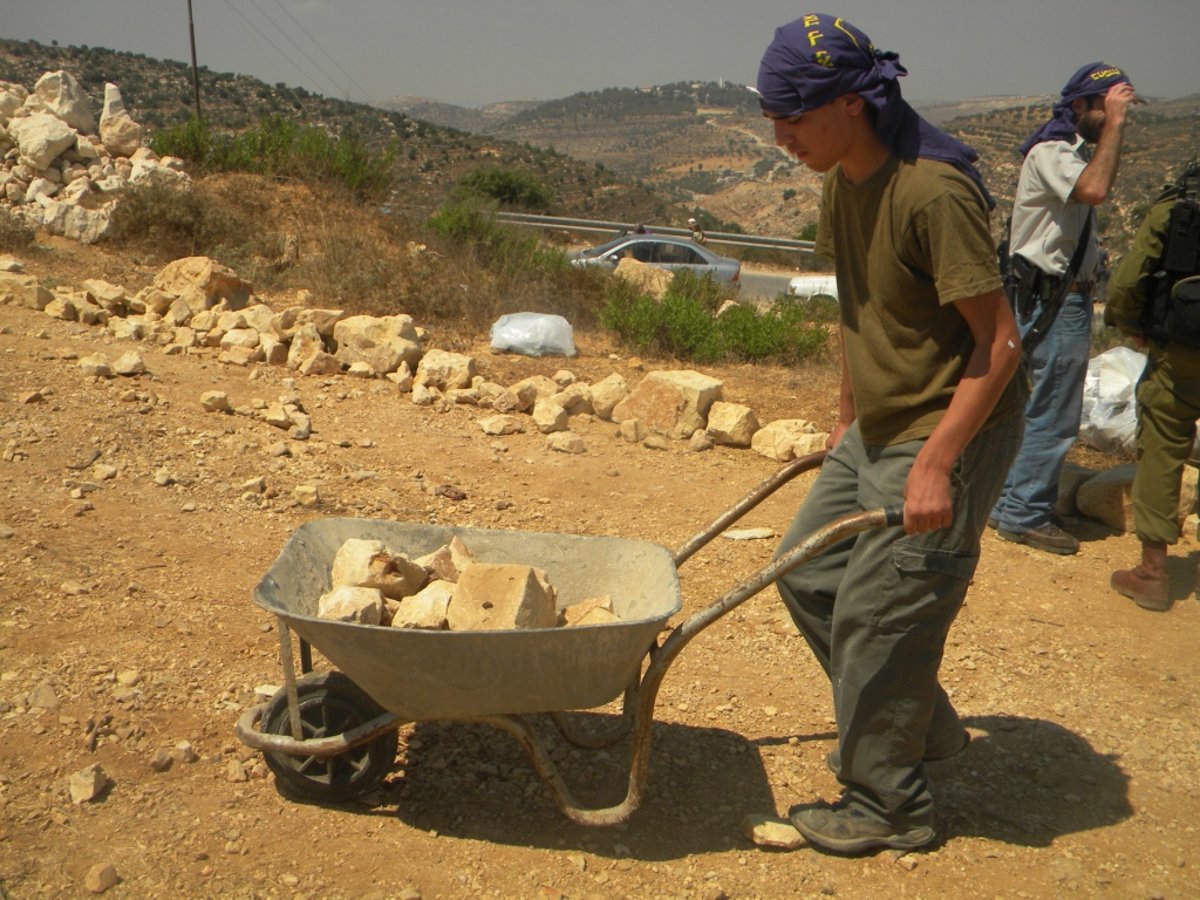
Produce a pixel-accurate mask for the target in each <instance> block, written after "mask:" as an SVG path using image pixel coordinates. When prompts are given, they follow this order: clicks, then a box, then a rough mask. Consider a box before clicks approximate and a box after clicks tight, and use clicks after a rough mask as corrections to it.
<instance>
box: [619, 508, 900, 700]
mask: <svg viewBox="0 0 1200 900" xmlns="http://www.w3.org/2000/svg"><path fill="white" fill-rule="evenodd" d="M903 524H904V506H903V505H896V506H887V507H884V508H881V509H875V510H868V511H866V512H860V513H850V514H848V515H845V516H842V517H841V518H838V519H835V520H834V521H832V522H830V523H828V524H827V525H824V526H823V527H821V528H818V529H817V530H816V531H814V532H813V533H812V534H809V535H808V536H806V537H804V538H802V539H801V540H800V541H799V542H798V543H797V544H796V546H794V547H793V548H792V549H791V550H789V551H788V552H787V553H786V554H784V555H783V556H781V557H779V558H778V559H775V560H773V561H772V562H770V563H768V564H767V565H766V566H764V567H763V568H761V569H759V570H758V572H756V573H755V574H754V575H752V576H750V577H749V578H748V579H747V580H746V581H744V582H742V583H741V584H739V585H736V586H734V587H732V588H730V589H729V590H728V591H726V592H725V593H724V594H723V595H722V596H721V597H719V598H717V599H716V600H715V601H713V603H712V604H710V605H709V606H707V607H705V608H704V609H702V610H700V611H699V612H697V613H695V614H693V615H692V616H690V617H689V618H688V619H686V620H685V621H684V622H682V623H681V624H679V625H677V626H676V627H675V628H674V629H673V630H672V631H671V633H670V634H668V635H667V637H666V638H665V639H664V640H663V642H662V644H661V645H660V646H659V648H658V652H657V653H655V654H654V659H653V661H652V662H651V664H650V666H649V668H648V669H647V673H646V678H644V679H643V682H644V681H645V680H646V679H647V678H649V677H650V672H651V670H653V669H655V668H656V667H661V669H662V670H665V669H666V668H667V666H669V665H670V664H671V660H672V659H674V657H675V656H676V655H677V654H678V653H679V651H680V650H681V649H683V646H684V645H685V644H686V643H687V642H688V641H690V640H691V639H692V638H693V637H695V636H696V635H697V634H698V633H699V632H700V631H702V630H703V629H705V628H706V627H708V626H709V625H711V624H712V623H713V622H715V621H716V620H717V619H719V618H721V617H722V616H724V615H726V614H727V613H729V612H730V611H731V610H733V609H735V608H737V607H738V606H740V605H741V604H742V603H744V602H745V601H746V600H748V599H750V598H751V597H753V596H754V595H755V594H757V593H758V592H759V591H761V590H762V589H763V588H765V587H767V585H770V584H774V583H775V582H776V581H778V580H779V579H780V578H782V577H783V576H784V575H786V574H788V573H789V572H791V571H792V570H793V569H795V568H796V567H797V566H799V565H801V564H803V563H805V562H807V561H808V560H810V559H812V558H813V557H815V556H818V555H820V554H821V553H823V552H824V551H826V550H827V549H829V548H830V547H832V546H833V545H834V544H839V543H841V542H842V541H845V540H848V539H850V538H852V537H855V536H856V535H859V534H862V533H863V532H864V531H871V530H873V529H876V528H894V527H897V526H900V525H903Z"/></svg>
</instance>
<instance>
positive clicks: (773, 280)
mask: <svg viewBox="0 0 1200 900" xmlns="http://www.w3.org/2000/svg"><path fill="white" fill-rule="evenodd" d="M791 277H792V276H791V275H790V274H789V273H787V272H771V271H768V270H766V269H761V270H753V269H751V270H747V269H746V267H745V266H743V267H742V274H741V278H740V279H739V280H740V281H741V283H742V292H741V293H742V296H743V297H746V298H748V299H754V300H774V299H775V298H776V297H777V296H778V295H780V294H782V293H784V292H785V291H786V290H787V286H788V281H789V280H790V279H791Z"/></svg>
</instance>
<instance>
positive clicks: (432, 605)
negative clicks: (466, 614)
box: [392, 580, 454, 631]
mask: <svg viewBox="0 0 1200 900" xmlns="http://www.w3.org/2000/svg"><path fill="white" fill-rule="evenodd" d="M453 599H454V583H453V582H450V581H440V580H439V581H431V582H429V584H427V585H426V586H425V587H424V588H422V589H421V590H420V591H418V592H417V593H415V594H413V595H412V596H411V597H405V598H404V599H402V600H401V601H400V602H399V604H397V606H396V607H395V609H394V610H393V611H392V627H393V628H426V629H433V630H435V631H439V630H442V629H445V628H449V627H450V623H449V618H448V617H449V612H448V611H449V608H450V603H451V601H452V600H453Z"/></svg>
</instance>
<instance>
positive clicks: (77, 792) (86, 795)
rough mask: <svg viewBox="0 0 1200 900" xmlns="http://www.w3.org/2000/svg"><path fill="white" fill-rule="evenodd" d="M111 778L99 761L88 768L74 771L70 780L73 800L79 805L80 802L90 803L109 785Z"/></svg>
mask: <svg viewBox="0 0 1200 900" xmlns="http://www.w3.org/2000/svg"><path fill="white" fill-rule="evenodd" d="M108 784H109V779H108V775H107V774H105V772H104V769H103V768H101V767H100V764H99V763H93V764H92V765H90V766H87V767H86V768H83V769H80V770H79V771H78V772H76V773H74V774H73V775H72V776H71V778H70V780H69V782H68V788H69V789H70V792H71V802H72V803H74V804H75V805H76V806H78V805H79V804H80V803H88V802H90V801H92V800H95V799H96V798H97V797H99V796H100V795H101V794H102V793H104V790H105V788H107V787H108Z"/></svg>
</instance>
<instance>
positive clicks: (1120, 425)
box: [1079, 347, 1146, 454]
mask: <svg viewBox="0 0 1200 900" xmlns="http://www.w3.org/2000/svg"><path fill="white" fill-rule="evenodd" d="M1145 368H1146V354H1144V353H1138V352H1137V351H1136V350H1131V349H1130V348H1128V347H1114V348H1113V349H1111V350H1106V351H1105V352H1104V353H1101V354H1099V355H1098V356H1094V357H1092V359H1091V361H1090V362H1089V363H1088V371H1087V377H1086V378H1085V379H1084V382H1083V415H1082V417H1081V421H1080V423H1079V441H1080V443H1083V444H1086V445H1087V446H1089V447H1092V448H1094V449H1096V450H1100V451H1101V452H1104V453H1121V452H1126V453H1131V454H1132V453H1133V450H1134V441H1135V438H1136V436H1137V397H1136V393H1137V383H1138V380H1139V379H1140V378H1141V377H1142V370H1143V369H1145Z"/></svg>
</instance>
